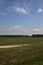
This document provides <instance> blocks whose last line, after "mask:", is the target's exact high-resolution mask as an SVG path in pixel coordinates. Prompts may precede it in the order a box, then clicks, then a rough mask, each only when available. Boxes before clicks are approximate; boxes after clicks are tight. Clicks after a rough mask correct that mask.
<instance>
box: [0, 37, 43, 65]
mask: <svg viewBox="0 0 43 65" xmlns="http://www.w3.org/2000/svg"><path fill="white" fill-rule="evenodd" d="M13 44H31V45H28V46H22V47H16V48H9V49H0V65H43V38H31V37H30V38H29V37H13V38H11V37H9V38H8V37H7V38H0V46H1V45H13Z"/></svg>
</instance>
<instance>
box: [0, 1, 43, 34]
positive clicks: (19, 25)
mask: <svg viewBox="0 0 43 65" xmlns="http://www.w3.org/2000/svg"><path fill="white" fill-rule="evenodd" d="M6 34H8V35H9V34H10V35H25V34H26V35H31V34H43V0H0V35H6Z"/></svg>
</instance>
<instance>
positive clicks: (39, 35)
mask: <svg viewBox="0 0 43 65" xmlns="http://www.w3.org/2000/svg"><path fill="white" fill-rule="evenodd" d="M0 37H43V34H33V35H32V36H29V35H0Z"/></svg>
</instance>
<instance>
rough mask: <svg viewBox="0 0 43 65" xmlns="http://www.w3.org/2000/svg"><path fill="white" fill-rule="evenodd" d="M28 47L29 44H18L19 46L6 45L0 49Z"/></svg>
mask: <svg viewBox="0 0 43 65" xmlns="http://www.w3.org/2000/svg"><path fill="white" fill-rule="evenodd" d="M28 45H29V46H30V45H31V44H23V45H22V44H20V45H6V46H0V49H1V48H13V47H22V46H28Z"/></svg>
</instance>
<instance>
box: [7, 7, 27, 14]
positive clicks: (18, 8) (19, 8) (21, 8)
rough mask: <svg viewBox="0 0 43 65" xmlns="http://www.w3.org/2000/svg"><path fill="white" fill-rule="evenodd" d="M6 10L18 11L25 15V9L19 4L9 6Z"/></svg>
mask: <svg viewBox="0 0 43 65" xmlns="http://www.w3.org/2000/svg"><path fill="white" fill-rule="evenodd" d="M7 10H8V11H10V12H11V11H12V12H16V13H19V14H25V15H27V10H26V9H25V8H23V7H20V6H13V7H9V8H8V9H7Z"/></svg>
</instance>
